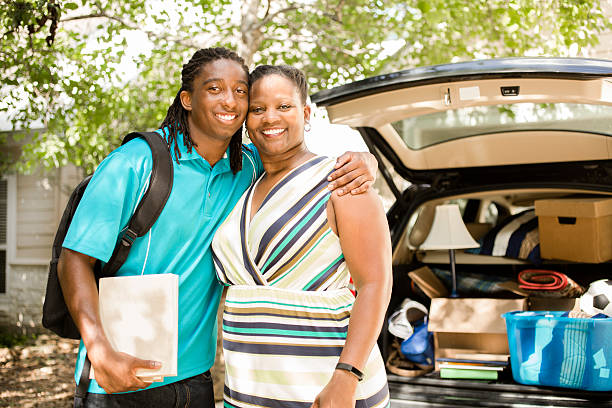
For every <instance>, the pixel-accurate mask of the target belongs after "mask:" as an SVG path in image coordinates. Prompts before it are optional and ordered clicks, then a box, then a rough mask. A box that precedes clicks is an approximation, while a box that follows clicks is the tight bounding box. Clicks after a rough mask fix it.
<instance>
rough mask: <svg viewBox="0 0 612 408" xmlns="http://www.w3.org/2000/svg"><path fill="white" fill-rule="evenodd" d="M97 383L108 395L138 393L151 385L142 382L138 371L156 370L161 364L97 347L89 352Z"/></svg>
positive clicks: (104, 346)
mask: <svg viewBox="0 0 612 408" xmlns="http://www.w3.org/2000/svg"><path fill="white" fill-rule="evenodd" d="M88 354H89V358H90V360H91V365H92V367H93V369H94V376H95V377H96V382H97V383H98V385H99V386H100V387H102V388H103V389H104V391H106V392H107V393H108V394H112V393H116V392H126V391H136V390H139V389H142V388H146V387H148V386H149V385H151V383H148V382H144V381H142V380H141V379H140V378H139V377H137V376H136V371H137V370H138V369H141V368H144V369H147V370H155V369H159V368H160V367H161V363H159V362H157V361H151V360H141V359H139V358H136V357H133V356H130V355H129V354H125V353H119V352H116V351H114V350H113V349H112V348H111V347H110V345H96V346H95V347H93V348H92V350H88Z"/></svg>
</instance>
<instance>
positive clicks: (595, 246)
mask: <svg viewBox="0 0 612 408" xmlns="http://www.w3.org/2000/svg"><path fill="white" fill-rule="evenodd" d="M535 213H536V215H537V216H538V230H539V235H540V253H541V256H542V258H545V259H560V260H566V261H575V262H595V263H599V262H606V261H609V260H610V259H612V199H610V198H580V199H554V200H553V199H549V200H536V201H535Z"/></svg>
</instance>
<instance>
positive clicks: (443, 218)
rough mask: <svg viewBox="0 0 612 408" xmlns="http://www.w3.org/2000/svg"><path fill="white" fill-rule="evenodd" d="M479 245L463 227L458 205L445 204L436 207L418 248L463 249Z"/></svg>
mask: <svg viewBox="0 0 612 408" xmlns="http://www.w3.org/2000/svg"><path fill="white" fill-rule="evenodd" d="M479 246H480V245H479V244H478V242H476V241H474V238H472V236H471V235H470V233H469V232H468V230H467V228H466V227H465V224H464V223H463V219H462V218H461V213H460V212H459V206H458V205H457V204H445V205H439V206H437V207H436V212H435V215H434V220H433V224H432V226H431V230H430V231H429V235H428V236H427V238H426V239H425V241H424V242H423V243H422V244H421V246H420V249H463V248H478V247H479Z"/></svg>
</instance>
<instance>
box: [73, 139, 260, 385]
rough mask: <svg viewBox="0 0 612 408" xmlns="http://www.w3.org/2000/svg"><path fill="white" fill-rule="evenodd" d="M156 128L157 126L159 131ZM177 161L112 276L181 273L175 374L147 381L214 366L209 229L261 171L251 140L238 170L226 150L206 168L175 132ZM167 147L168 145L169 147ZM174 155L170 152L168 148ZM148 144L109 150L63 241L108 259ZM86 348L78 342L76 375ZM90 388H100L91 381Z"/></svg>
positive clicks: (144, 170) (143, 173)
mask: <svg viewBox="0 0 612 408" xmlns="http://www.w3.org/2000/svg"><path fill="white" fill-rule="evenodd" d="M158 132H160V131H158ZM178 140H179V150H180V152H181V158H180V159H179V160H180V164H177V163H176V161H173V165H174V184H173V187H172V192H171V193H170V197H169V198H168V201H167V202H166V205H165V207H164V209H163V211H162V212H161V214H160V216H159V218H158V219H157V221H156V222H155V224H154V225H153V227H152V228H151V230H150V231H149V232H148V233H147V234H146V235H145V236H143V237H140V238H137V239H136V240H135V241H134V244H133V247H132V249H131V250H130V253H129V256H128V258H127V260H126V262H125V263H124V264H123V266H121V268H120V269H119V271H118V272H117V276H128V275H140V274H142V273H144V274H158V273H174V274H176V275H178V276H179V334H178V372H177V373H178V375H177V376H176V377H166V378H165V379H164V381H163V382H155V383H153V384H152V385H151V386H150V387H149V388H152V387H158V386H161V385H165V384H169V383H173V382H176V381H180V380H182V379H184V378H188V377H191V376H194V375H197V374H201V373H203V372H205V371H206V370H208V369H210V367H212V365H213V363H214V360H215V353H216V345H217V341H216V339H217V308H218V305H219V300H220V297H221V291H222V287H221V285H220V284H219V283H218V282H217V279H216V275H215V270H214V267H213V260H212V253H211V246H210V244H211V241H212V239H213V236H214V234H215V231H216V230H217V228H218V227H219V225H220V224H221V222H223V220H224V219H225V218H226V217H227V215H228V214H229V212H230V211H231V210H232V209H233V207H234V205H235V204H236V202H237V201H238V199H239V198H240V196H241V195H242V194H243V193H244V191H245V190H246V189H247V188H248V187H249V186H250V185H251V184H252V183H253V182H254V181H255V180H256V179H257V177H258V176H259V175H260V174H261V173H262V172H263V166H262V164H261V160H260V158H259V155H258V154H257V152H256V149H255V147H254V146H253V145H249V146H248V149H250V151H249V150H248V149H247V148H245V147H244V146H243V160H242V170H241V171H240V172H238V173H237V174H235V175H234V174H233V173H232V171H231V169H230V163H229V149H228V151H227V152H226V157H224V158H223V159H221V160H220V161H219V162H217V163H216V164H215V166H214V167H211V166H210V164H209V163H208V162H207V161H206V160H204V159H203V158H202V157H201V156H200V155H199V154H198V153H197V152H196V150H195V148H194V149H192V152H191V153H188V152H187V148H186V147H185V145H184V144H183V143H182V140H183V137H182V135H179V137H178ZM172 151H173V149H172ZM172 154H173V157H174V151H173V153H172ZM151 167H152V157H151V150H150V148H149V145H148V144H147V143H146V142H145V141H144V140H142V139H135V140H133V141H131V142H129V143H127V144H126V145H124V146H121V147H119V148H118V149H116V150H114V151H113V152H112V153H111V154H109V155H108V157H106V159H104V161H102V163H100V165H99V166H98V168H97V170H96V171H95V173H94V175H93V177H92V179H91V181H90V182H89V185H88V186H87V189H86V191H85V194H84V195H83V198H82V199H81V202H80V203H79V206H78V208H77V211H76V213H75V215H74V218H73V220H72V222H71V224H70V228H69V229H68V233H67V235H66V238H65V240H64V243H63V246H64V247H65V248H69V249H71V250H74V251H77V252H81V253H83V254H85V255H89V256H91V257H94V258H97V259H100V260H102V261H103V262H107V261H108V260H109V259H110V257H111V255H112V253H113V249H114V247H115V243H116V242H117V239H118V237H119V235H120V233H121V231H122V230H123V229H124V228H126V226H127V223H128V221H129V219H130V217H131V215H132V214H133V213H134V210H135V208H136V205H137V204H138V202H139V200H140V198H141V197H142V194H143V193H144V191H145V190H146V188H147V185H148V182H149V177H150V174H151ZM85 354H86V350H85V347H84V345H83V342H82V341H81V345H80V348H79V353H78V359H77V364H76V369H75V380H76V381H77V382H78V381H79V378H80V375H81V370H82V368H83V362H84V359H85ZM89 392H92V393H104V390H103V389H102V388H101V387H100V386H98V384H97V383H96V381H95V380H92V381H91V383H90V386H89Z"/></svg>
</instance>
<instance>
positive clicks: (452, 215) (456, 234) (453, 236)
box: [419, 204, 480, 297]
mask: <svg viewBox="0 0 612 408" xmlns="http://www.w3.org/2000/svg"><path fill="white" fill-rule="evenodd" d="M479 246H480V245H479V244H478V242H476V241H474V238H472V236H471V235H470V233H469V232H468V230H467V228H466V226H465V224H464V223H463V219H462V218H461V213H460V212H459V206H458V205H457V204H444V205H438V206H437V207H436V212H435V214H434V220H433V223H432V225H431V230H430V231H429V235H427V238H426V239H425V241H424V242H423V243H422V244H421V246H420V247H419V249H422V250H431V249H448V255H449V257H450V266H451V278H452V284H453V288H452V291H451V297H459V295H458V294H457V275H456V272H455V249H465V248H478V247H479Z"/></svg>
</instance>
